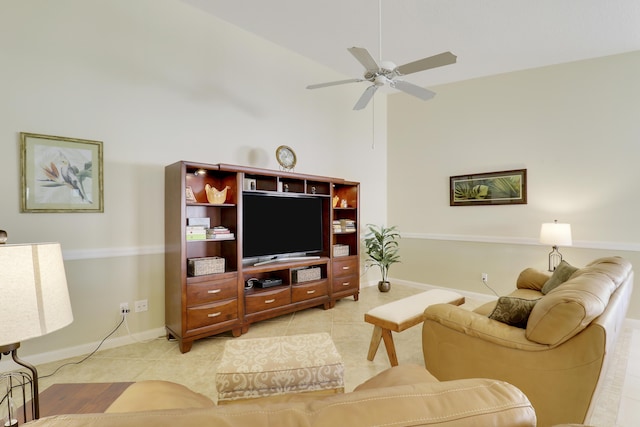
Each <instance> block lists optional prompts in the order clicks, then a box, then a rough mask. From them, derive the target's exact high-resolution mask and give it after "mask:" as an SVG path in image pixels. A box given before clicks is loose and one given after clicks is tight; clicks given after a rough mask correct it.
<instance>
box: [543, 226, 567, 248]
mask: <svg viewBox="0 0 640 427" xmlns="http://www.w3.org/2000/svg"><path fill="white" fill-rule="evenodd" d="M540 243H544V244H547V245H551V246H571V224H561V223H557V222H545V223H544V224H542V227H540Z"/></svg>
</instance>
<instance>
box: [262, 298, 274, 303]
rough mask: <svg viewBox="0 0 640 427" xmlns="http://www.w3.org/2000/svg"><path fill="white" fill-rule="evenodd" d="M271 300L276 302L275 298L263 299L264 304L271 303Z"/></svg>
mask: <svg viewBox="0 0 640 427" xmlns="http://www.w3.org/2000/svg"><path fill="white" fill-rule="evenodd" d="M272 302H276V300H275V298H273V299H268V300H265V301H264V303H265V304H271V303H272Z"/></svg>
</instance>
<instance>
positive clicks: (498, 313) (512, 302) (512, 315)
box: [489, 297, 539, 329]
mask: <svg viewBox="0 0 640 427" xmlns="http://www.w3.org/2000/svg"><path fill="white" fill-rule="evenodd" d="M538 300H539V298H538V299H533V300H531V299H524V298H516V297H500V298H498V303H497V304H496V308H494V309H493V311H492V312H491V314H489V319H493V320H497V321H499V322H502V323H506V324H507V325H511V326H516V327H518V328H523V329H524V328H526V327H527V320H529V314H531V310H533V306H534V305H536V303H537V302H538Z"/></svg>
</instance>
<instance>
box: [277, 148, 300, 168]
mask: <svg viewBox="0 0 640 427" xmlns="http://www.w3.org/2000/svg"><path fill="white" fill-rule="evenodd" d="M276 159H278V163H280V166H282V168H283V169H284V170H291V169H293V168H294V167H295V165H296V162H297V161H298V159H297V158H296V153H295V151H293V148H291V147H287V146H286V145H281V146H279V147H278V148H277V149H276Z"/></svg>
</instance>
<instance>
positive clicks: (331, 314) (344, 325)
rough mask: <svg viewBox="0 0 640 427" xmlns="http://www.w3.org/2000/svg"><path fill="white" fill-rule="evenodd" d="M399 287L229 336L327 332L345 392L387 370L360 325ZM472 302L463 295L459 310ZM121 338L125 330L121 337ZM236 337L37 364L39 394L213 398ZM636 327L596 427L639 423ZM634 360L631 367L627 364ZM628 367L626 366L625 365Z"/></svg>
mask: <svg viewBox="0 0 640 427" xmlns="http://www.w3.org/2000/svg"><path fill="white" fill-rule="evenodd" d="M422 291H424V289H418V288H414V287H410V286H404V285H394V286H393V288H392V290H391V292H388V293H380V292H378V290H377V288H376V287H366V288H363V289H362V291H361V294H360V301H358V302H355V301H354V300H353V298H347V299H344V300H340V301H339V302H338V303H337V304H336V307H335V308H333V309H331V310H322V309H321V308H312V309H308V310H304V311H301V312H298V313H293V314H290V315H284V316H280V317H278V318H275V319H271V320H267V321H263V322H260V323H257V324H253V325H251V327H250V329H249V332H248V333H247V334H245V335H242V336H241V337H239V338H235V339H246V338H255V337H264V336H276V335H295V334H304V333H315V332H328V333H329V334H331V336H332V338H333V340H334V342H335V344H336V347H337V349H338V351H339V352H340V354H341V355H342V356H343V359H344V364H345V383H346V384H345V391H347V392H348V391H351V390H353V388H354V387H355V386H356V385H358V384H360V383H361V382H363V381H364V380H366V379H367V378H370V377H371V376H373V375H375V374H376V373H378V372H380V371H382V370H384V369H386V368H388V367H389V362H388V359H387V355H386V351H385V350H384V344H381V346H380V349H379V350H378V353H377V354H376V357H375V359H374V360H373V361H372V362H369V361H367V359H366V357H367V350H368V347H369V341H370V338H371V332H372V329H373V326H372V325H370V324H368V323H365V322H364V321H363V317H364V313H366V312H367V311H368V310H370V309H371V308H373V307H376V306H378V305H381V304H385V303H387V302H391V301H394V300H396V299H400V298H404V297H406V296H409V295H412V294H415V293H418V292H422ZM478 303H479V302H478V301H475V302H474V301H473V300H471V299H470V298H469V297H467V303H466V304H465V306H467V307H473V306H474V305H477V304H478ZM125 333H126V332H125ZM229 339H234V338H232V337H231V335H230V334H222V335H219V336H216V337H212V338H207V339H203V340H199V341H196V342H195V343H194V344H193V348H192V349H191V351H190V352H189V353H185V354H181V353H180V351H179V350H178V345H177V343H175V342H169V341H167V340H166V339H165V338H164V337H159V338H157V339H154V340H150V341H146V342H142V343H134V344H130V345H125V346H121V347H117V348H112V349H108V350H104V351H99V352H97V353H96V354H95V355H93V356H92V357H90V358H89V359H87V360H86V361H84V362H83V363H80V364H73V365H69V366H65V367H64V368H62V369H60V370H59V371H58V372H57V373H56V374H55V375H53V376H50V377H47V375H48V374H50V373H51V372H53V371H54V370H55V369H56V368H57V367H58V366H60V365H62V364H64V363H68V362H76V361H78V360H80V359H82V357H77V358H72V359H68V360H62V361H57V362H51V363H47V364H42V365H39V366H38V372H39V374H40V376H41V380H40V388H41V390H44V389H46V387H48V386H50V385H51V384H56V383H69V382H71V383H73V382H117V381H141V380H147V379H162V380H167V381H173V382H177V383H181V384H184V385H185V386H187V387H189V388H191V389H193V390H196V391H198V392H200V393H203V394H205V395H207V396H209V397H211V398H212V399H214V400H215V399H216V397H217V396H216V389H215V382H214V375H215V372H216V367H217V365H218V363H219V360H220V357H221V355H222V350H223V348H224V343H225V342H226V341H227V340H229ZM394 341H395V343H396V350H397V353H398V360H399V363H400V364H403V363H417V364H423V363H424V362H423V360H422V350H421V341H422V340H421V328H420V327H419V326H416V327H413V328H411V329H408V330H406V331H404V332H402V333H400V334H394ZM639 356H640V329H631V327H626V328H625V329H624V330H623V331H622V333H621V337H620V339H619V341H618V345H617V348H616V351H615V353H614V360H613V363H612V365H611V369H610V370H609V372H608V374H607V377H606V380H605V383H604V386H603V391H602V393H601V394H600V396H599V398H598V400H597V403H596V409H595V411H594V413H593V415H592V417H591V419H590V420H588V421H589V423H590V424H591V425H594V426H600V427H631V426H637V425H640V409H639V408H638V403H640V363H638V361H639ZM632 362H633V363H632ZM627 365H628V366H627Z"/></svg>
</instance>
